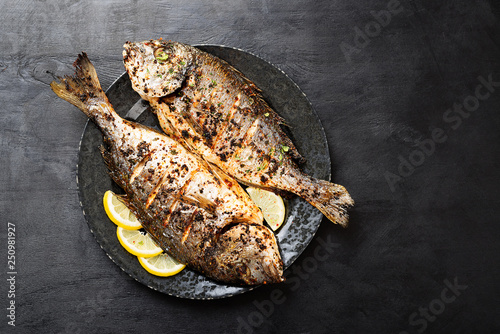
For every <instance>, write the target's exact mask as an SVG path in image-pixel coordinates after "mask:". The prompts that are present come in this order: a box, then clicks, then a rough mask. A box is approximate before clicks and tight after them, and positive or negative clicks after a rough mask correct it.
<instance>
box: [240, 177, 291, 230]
mask: <svg viewBox="0 0 500 334" xmlns="http://www.w3.org/2000/svg"><path fill="white" fill-rule="evenodd" d="M247 192H248V194H249V195H250V198H251V199H252V201H253V202H254V203H255V204H256V205H257V206H258V207H259V208H260V209H261V210H262V214H263V215H264V219H265V220H266V222H267V224H269V227H271V229H272V230H273V231H276V230H277V229H278V228H279V227H280V226H281V224H283V221H284V220H285V203H283V199H282V198H281V196H279V195H276V194H275V193H273V192H271V191H267V190H263V189H259V188H254V187H248V188H247Z"/></svg>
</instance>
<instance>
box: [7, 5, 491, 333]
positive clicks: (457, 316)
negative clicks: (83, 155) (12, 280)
mask: <svg viewBox="0 0 500 334" xmlns="http://www.w3.org/2000/svg"><path fill="white" fill-rule="evenodd" d="M394 3H395V2H394V1H370V0H363V1H355V2H353V1H338V0H336V1H327V0H324V1H314V2H313V1H266V0H264V1H242V0H241V1H224V0H214V1H210V2H208V1H182V2H181V1H168V2H167V1H134V2H131V3H127V4H122V3H120V2H119V1H92V2H83V1H81V2H80V1H16V2H14V1H2V3H1V5H2V9H1V13H0V36H1V37H0V101H1V109H0V110H1V113H0V143H1V155H0V168H1V173H0V184H1V191H0V196H1V197H0V203H1V220H2V225H1V226H2V227H1V229H0V258H2V259H3V260H1V262H2V265H1V268H3V270H2V271H3V273H2V274H1V275H0V301H1V303H0V306H1V307H0V309H2V310H4V311H0V319H3V320H0V331H1V332H2V333H3V332H6V330H10V331H12V330H13V328H10V326H7V320H8V318H7V317H6V314H7V310H5V308H6V307H7V306H8V302H9V299H8V298H7V290H8V284H7V281H6V278H7V274H6V272H7V270H8V269H7V264H6V257H7V240H6V239H7V223H8V222H10V223H14V224H15V225H16V242H17V243H16V247H17V248H16V249H17V253H16V256H17V257H16V260H17V262H16V266H17V268H16V269H17V271H18V274H17V277H16V278H17V280H16V299H15V300H16V327H15V329H14V330H17V332H20V333H30V332H33V333H34V332H36V333H52V332H54V333H55V332H71V333H78V332H80V333H122V332H134V331H135V332H139V331H140V332H143V333H146V332H153V333H157V332H160V331H161V332H167V333H204V332H209V333H234V332H238V331H240V332H242V333H244V332H250V331H251V330H254V331H255V332H259V333H326V332H338V333H400V332H403V331H406V332H409V333H416V332H419V331H420V332H421V331H425V332H426V333H494V332H498V331H500V320H499V318H500V306H499V303H500V285H499V279H500V270H499V269H500V243H499V234H500V226H499V220H500V219H499V213H500V209H499V206H500V203H499V199H500V196H499V187H500V178H499V173H498V168H500V163H499V162H500V158H499V156H500V140H499V139H500V138H499V137H500V135H499V130H500V116H499V107H500V87H490V88H491V90H492V91H493V92H491V93H490V95H489V96H488V97H487V98H485V100H484V101H480V103H479V106H477V105H476V106H474V105H471V106H472V109H474V110H473V111H471V112H470V114H469V116H468V117H467V118H464V117H460V118H457V115H458V114H457V113H453V112H447V110H448V109H450V108H453V107H454V104H457V105H458V104H462V103H464V102H474V99H473V98H472V96H474V94H475V91H476V87H477V86H478V85H479V84H481V81H480V80H479V79H478V77H479V76H481V77H483V78H486V79H487V78H488V76H490V77H491V78H492V80H493V81H495V82H496V81H499V82H500V64H499V59H500V58H499V56H500V49H499V41H500V26H499V16H500V5H498V4H497V2H494V1H491V2H488V1H474V2H473V1H439V2H437V1H421V0H416V1H409V0H401V2H400V5H399V7H397V6H396V7H397V8H398V9H399V8H401V9H402V10H401V11H400V12H398V13H395V14H393V15H392V16H391V18H390V22H389V20H387V16H385V18H386V21H385V22H384V24H385V23H387V24H385V26H384V27H381V28H380V29H379V30H376V29H377V26H376V25H374V24H373V22H375V21H374V16H373V15H372V12H373V13H376V12H379V11H381V10H384V9H385V8H387V6H388V5H389V6H391V5H393V4H394ZM379 27H380V26H379ZM365 28H368V29H372V30H368V33H369V34H370V35H371V37H367V36H366V35H365V39H364V41H363V37H359V32H358V31H360V30H361V31H363V30H365ZM356 34H358V38H357V39H356V36H357V35H356ZM157 37H163V38H166V39H173V40H179V41H182V42H186V43H191V44H222V45H228V46H233V47H238V48H241V49H243V50H246V51H249V52H252V53H254V54H256V55H259V56H260V57H262V58H263V59H265V60H267V61H269V62H271V63H273V64H275V65H276V66H277V67H279V68H280V69H282V70H283V71H284V72H286V73H287V74H288V75H289V76H290V77H291V78H292V79H293V80H294V81H295V82H296V83H297V84H298V85H299V86H300V87H301V89H302V90H303V91H304V92H305V93H306V94H307V96H308V98H309V99H310V101H311V103H312V105H313V107H314V108H315V109H316V111H317V113H318V115H319V118H320V119H321V121H322V123H323V126H324V127H325V129H326V134H327V138H328V142H329V146H330V154H331V158H332V161H333V163H332V175H333V179H334V180H335V181H336V182H338V183H340V184H343V185H345V186H346V187H347V189H348V190H349V191H350V193H351V194H352V196H353V197H354V199H355V200H356V202H357V204H356V207H355V208H354V210H353V211H352V215H351V217H352V218H351V226H350V227H349V228H348V229H346V230H343V229H342V228H340V227H338V226H335V225H333V224H331V223H330V222H328V221H326V220H324V221H323V223H322V225H321V227H320V228H319V230H318V233H317V235H316V237H315V239H313V241H312V243H311V244H310V246H309V248H308V249H307V250H306V251H305V252H304V253H303V254H302V256H301V257H299V259H298V260H297V261H296V264H297V266H295V269H296V270H297V269H300V268H302V272H295V273H294V272H292V273H289V277H290V280H289V283H288V284H282V285H281V286H268V287H261V288H258V289H256V290H254V291H251V292H249V293H246V294H244V295H240V296H236V297H233V298H230V299H225V300H216V301H191V300H182V299H177V298H174V297H169V296H166V295H163V294H160V293H157V292H155V291H153V290H150V289H148V288H147V287H145V286H143V285H141V284H139V283H137V282H136V281H134V280H133V279H132V278H130V277H129V276H128V275H126V274H125V273H124V272H122V271H121V270H120V269H119V268H118V267H117V266H116V265H114V264H113V263H112V262H111V261H110V260H109V258H108V257H107V256H106V255H105V253H104V252H103V251H102V250H101V249H100V247H99V245H98V244H97V242H96V241H95V240H94V237H93V236H92V234H91V232H90V231H89V229H88V227H87V224H86V222H85V220H84V217H83V215H82V212H81V209H80V206H79V202H78V189H77V185H76V181H75V177H76V171H77V168H76V163H77V158H78V143H79V140H80V136H81V134H82V131H83V127H84V124H85V121H86V119H85V116H84V115H83V114H82V113H79V112H78V111H76V110H75V108H72V107H71V106H69V104H67V103H66V102H64V101H62V100H60V99H58V98H57V97H56V96H55V95H54V94H53V93H52V92H51V91H50V89H49V86H48V83H49V82H50V81H51V79H52V78H51V76H50V74H48V73H47V71H52V72H56V73H58V74H63V73H70V72H71V71H72V70H71V65H70V64H71V63H72V62H73V60H74V59H75V57H76V55H77V53H78V52H80V51H86V52H87V53H88V54H89V56H90V58H91V59H92V60H93V62H94V64H95V65H96V67H97V71H98V74H99V77H100V79H101V82H102V84H103V86H104V87H105V88H106V87H108V86H109V85H110V84H111V83H112V82H113V80H114V79H115V78H116V77H118V76H119V75H120V74H121V73H122V72H123V71H124V69H123V65H122V64H121V46H122V44H123V42H124V41H126V40H142V39H149V38H157ZM355 40H356V42H357V45H358V46H357V49H356V50H357V51H356V52H354V51H352V50H353V49H351V51H352V52H351V53H349V57H346V56H345V54H344V52H342V50H341V46H343V47H344V48H346V46H347V45H350V46H351V47H355V46H356V43H355ZM348 58H349V59H348ZM499 85H500V84H499ZM479 92H480V93H481V94H486V93H487V92H488V91H487V90H485V89H484V87H483V88H480V90H479ZM451 117H455V118H453V119H452V118H451ZM446 119H448V122H447V121H446ZM459 122H460V123H459ZM435 129H442V130H443V132H444V135H445V136H446V137H444V138H446V139H445V140H442V142H439V143H437V142H435V149H434V151H433V152H432V153H431V154H430V155H428V156H425V157H424V158H423V159H420V161H418V158H419V157H420V158H422V155H419V153H418V146H417V144H416V142H418V141H419V140H420V141H422V140H425V139H428V138H431V137H432V132H433V131H434V130H435ZM427 142H429V141H427ZM415 152H417V153H415ZM400 159H403V160H405V161H408V160H409V159H414V161H416V162H417V164H418V166H417V167H415V168H414V170H408V169H406V170H405V169H401V171H398V167H399V166H400V161H401V160H400ZM415 159H416V160H415ZM400 172H401V173H403V174H404V175H405V176H399V177H400V179H398V182H395V181H391V182H394V183H396V184H394V185H393V188H392V189H391V186H390V184H389V183H390V182H388V181H387V176H388V175H392V179H391V180H394V178H395V177H396V176H395V175H399V174H400ZM410 172H411V173H410ZM389 173H392V174H389ZM319 239H321V240H330V241H331V242H333V243H335V244H336V246H335V249H334V252H333V254H332V255H330V256H329V257H328V259H326V260H324V261H316V260H314V261H316V262H314V261H313V260H312V259H313V258H314V254H315V252H314V251H315V250H316V249H317V248H318V247H320V248H321V243H320V242H319ZM314 264H316V265H317V266H314ZM299 266H300V267H299ZM304 269H307V270H308V271H309V273H306V271H304ZM2 277H3V278H2ZM445 281H446V282H448V283H449V284H451V285H453V284H454V283H455V282H456V283H457V284H458V285H459V286H460V289H459V290H457V291H456V295H454V294H453V293H452V292H451V291H450V290H449V288H447V285H448V284H447V283H446V282H445ZM446 289H448V290H446ZM273 291H274V292H273ZM280 292H281V293H282V295H281V296H280V298H279V300H278V303H272V302H270V300H271V297H276V295H277V294H280ZM429 307H430V308H431V311H426V309H428V308H429ZM425 312H427V314H426V313H425ZM432 312H434V314H433V313H432Z"/></svg>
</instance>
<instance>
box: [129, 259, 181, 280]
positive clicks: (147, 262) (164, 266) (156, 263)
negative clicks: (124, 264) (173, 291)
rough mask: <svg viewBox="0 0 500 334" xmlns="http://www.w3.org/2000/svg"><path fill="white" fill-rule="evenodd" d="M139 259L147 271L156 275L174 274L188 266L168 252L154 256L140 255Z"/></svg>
mask: <svg viewBox="0 0 500 334" xmlns="http://www.w3.org/2000/svg"><path fill="white" fill-rule="evenodd" d="M137 259H139V262H140V263H141V266H142V267H143V268H144V269H146V271H147V272H149V273H150V274H153V275H155V276H162V277H167V276H172V275H175V274H178V273H179V272H181V271H182V269H184V268H185V267H186V265H185V264H182V263H179V262H178V261H177V260H175V259H174V258H173V257H171V256H170V255H168V254H167V253H162V254H160V255H157V256H153V257H141V256H138V257H137Z"/></svg>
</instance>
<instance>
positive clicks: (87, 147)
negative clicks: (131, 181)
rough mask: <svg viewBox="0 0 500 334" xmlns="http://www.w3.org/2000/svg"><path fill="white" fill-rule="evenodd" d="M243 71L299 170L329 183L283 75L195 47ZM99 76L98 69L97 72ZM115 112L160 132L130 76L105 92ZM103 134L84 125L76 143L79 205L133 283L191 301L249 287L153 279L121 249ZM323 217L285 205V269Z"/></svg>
mask: <svg viewBox="0 0 500 334" xmlns="http://www.w3.org/2000/svg"><path fill="white" fill-rule="evenodd" d="M198 47H199V48H200V49H202V50H203V51H206V52H209V53H212V54H213V55H215V56H218V57H219V58H221V59H224V60H225V61H227V62H228V63H229V64H231V65H233V66H234V67H235V68H237V69H238V70H239V71H241V72H242V73H243V74H244V75H245V76H246V77H248V78H249V79H250V80H252V81H253V82H254V83H255V84H256V85H257V86H258V87H259V88H260V89H262V92H263V95H264V98H265V99H266V101H267V102H268V103H269V104H270V106H271V107H272V108H273V109H274V110H276V111H277V112H278V114H280V115H281V116H282V117H283V118H284V119H285V120H286V122H287V124H288V125H289V126H290V127H289V128H288V129H285V130H286V131H287V132H288V134H289V136H290V137H291V139H292V140H293V142H294V143H295V144H296V146H297V149H298V150H299V152H300V153H301V154H302V155H303V156H304V157H305V158H306V159H307V162H306V163H305V164H304V165H303V166H302V168H303V170H304V171H305V172H306V173H308V174H310V175H312V176H314V177H316V178H320V179H325V180H330V156H329V153H328V145H327V142H326V137H325V133H324V130H323V128H322V126H321V123H320V121H319V119H318V117H317V115H316V113H315V112H314V110H313V108H312V106H311V104H310V103H309V101H308V100H307V98H306V96H305V95H304V94H303V93H302V91H301V90H300V89H299V88H298V86H297V85H296V84H295V83H294V82H293V81H292V80H291V79H290V78H288V77H287V76H286V75H285V74H284V73H283V72H281V71H280V70H279V69H277V68H276V67H274V66H273V65H271V64H269V63H268V62H266V61H264V60H262V59H261V58H259V57H256V56H254V55H252V54H249V53H247V52H245V51H242V50H238V49H234V48H229V47H224V46H209V45H204V46H198ZM97 71H98V72H99V69H97ZM106 94H107V96H108V98H109V100H110V102H111V103H112V104H113V106H114V108H115V110H116V111H117V112H118V114H120V115H121V116H123V117H126V118H131V119H135V120H137V121H138V122H140V123H143V124H146V125H149V126H152V127H155V128H157V129H159V126H158V123H157V120H156V117H155V116H154V115H153V114H152V113H151V112H149V111H146V109H148V104H147V102H145V101H143V100H141V98H140V97H139V95H138V94H137V93H136V92H135V91H134V90H133V89H132V87H131V83H130V80H129V78H128V75H127V74H126V73H125V74H123V75H122V76H121V77H120V78H118V79H117V80H116V81H115V82H114V83H113V84H112V85H111V86H110V88H109V89H108V90H107V92H106ZM101 144H102V135H101V133H100V131H99V130H98V129H97V127H96V126H95V125H94V124H93V123H92V122H88V123H87V125H86V127H85V130H84V132H83V135H82V139H81V142H80V153H79V162H78V187H79V195H80V203H81V206H82V210H83V212H84V215H85V218H86V220H87V222H88V225H89V227H90V230H91V231H92V233H93V234H94V236H95V238H96V240H97V242H98V243H99V244H100V245H101V247H102V248H103V249H104V251H105V252H106V253H107V254H108V256H109V257H110V258H111V260H113V262H115V263H116V264H117V265H118V266H119V267H120V268H121V269H122V270H123V271H125V272H126V273H128V274H129V275H130V276H131V277H133V278H134V279H136V280H137V281H139V282H141V283H143V284H145V285H147V286H148V287H150V288H152V289H155V290H158V291H160V292H163V293H166V294H169V295H172V296H176V297H181V298H190V299H213V298H224V297H230V296H233V295H236V294H240V293H243V292H246V291H249V290H251V289H252V288H251V287H240V286H230V285H225V284H221V283H218V282H215V281H213V280H210V279H208V278H206V277H204V276H202V275H200V274H198V273H197V272H195V271H192V270H190V269H188V268H186V269H185V270H183V271H182V272H181V273H180V274H178V275H176V276H172V277H166V278H161V277H156V276H153V275H151V274H149V273H148V272H146V271H145V270H144V269H143V268H142V267H141V265H140V264H139V261H138V260H137V258H136V257H135V256H133V255H131V254H129V253H128V252H127V251H126V250H125V249H123V248H122V246H121V245H120V243H119V242H118V239H117V237H116V225H115V224H113V223H112V222H111V221H110V220H109V219H108V217H107V216H106V213H105V211H104V208H103V204H102V198H103V195H104V192H105V191H106V190H108V189H111V190H113V191H115V192H117V193H122V191H121V189H119V188H118V186H117V185H116V184H115V183H114V182H113V181H112V180H111V178H110V177H109V176H108V172H107V169H106V166H105V165H104V162H103V159H102V158H101V155H100V152H99V146H100V145H101ZM322 218H323V215H322V214H321V213H320V212H319V211H318V210H316V209H315V208H313V207H312V206H311V205H309V204H308V203H307V202H305V201H304V200H302V199H301V198H298V197H297V198H293V199H291V200H288V201H287V215H286V222H285V223H283V225H282V227H281V228H280V229H279V230H278V233H277V235H276V236H277V239H278V243H279V246H280V250H281V255H282V258H283V262H284V264H285V268H287V267H289V266H290V265H291V264H292V263H293V262H294V261H295V260H296V259H297V257H298V256H299V255H300V254H301V253H302V251H303V250H304V249H305V248H306V247H307V245H308V244H309V242H310V241H311V239H312V238H313V236H314V234H315V233H316V230H317V229H318V226H319V224H320V223H321V220H322Z"/></svg>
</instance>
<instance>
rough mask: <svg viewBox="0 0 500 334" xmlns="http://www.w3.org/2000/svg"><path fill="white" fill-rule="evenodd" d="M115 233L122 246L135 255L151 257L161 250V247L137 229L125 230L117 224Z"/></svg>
mask: <svg viewBox="0 0 500 334" xmlns="http://www.w3.org/2000/svg"><path fill="white" fill-rule="evenodd" d="M116 235H117V236H118V240H119V241H120V244H121V245H122V246H123V248H125V249H126V250H127V251H128V252H129V253H130V254H133V255H135V256H142V257H151V256H156V255H158V254H160V253H162V252H163V249H161V248H160V247H158V246H157V245H156V243H155V242H154V240H153V239H152V238H151V237H150V236H149V234H147V233H144V232H141V231H138V230H126V229H124V228H121V227H120V226H118V227H117V228H116Z"/></svg>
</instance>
